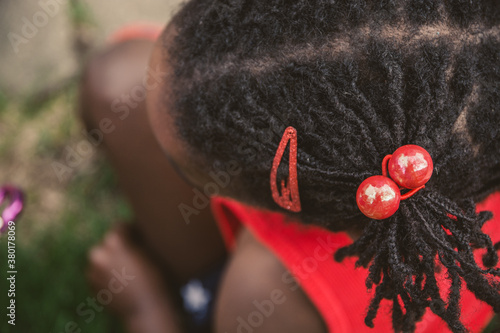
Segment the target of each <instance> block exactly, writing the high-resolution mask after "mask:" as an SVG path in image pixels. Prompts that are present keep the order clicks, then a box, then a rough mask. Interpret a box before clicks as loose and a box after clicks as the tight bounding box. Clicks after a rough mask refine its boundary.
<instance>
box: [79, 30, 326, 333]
mask: <svg viewBox="0 0 500 333" xmlns="http://www.w3.org/2000/svg"><path fill="white" fill-rule="evenodd" d="M172 31H173V29H172V26H169V27H167V31H166V34H167V38H172V36H173V35H172ZM152 49H153V53H152V56H151V59H150V64H149V67H150V68H153V69H156V68H159V71H160V72H167V73H168V71H169V70H170V68H169V67H168V66H167V64H168V61H166V59H164V52H163V48H162V45H161V42H158V43H156V44H155V45H154V47H153V48H152V44H151V43H150V42H147V41H131V42H126V43H124V44H122V45H118V46H112V47H111V48H110V50H111V51H109V50H108V51H107V52H105V53H104V54H101V55H99V56H97V57H96V58H94V59H93V60H92V61H91V64H90V66H89V67H88V70H87V72H86V76H85V79H84V82H83V89H82V91H83V100H84V102H83V108H82V111H83V114H82V116H83V118H84V120H85V122H86V124H87V127H88V128H89V129H92V128H97V126H98V125H96V124H98V123H99V121H100V120H101V119H102V118H105V117H107V118H110V119H112V121H113V123H114V124H116V129H115V130H114V131H113V132H112V133H110V134H106V135H105V136H104V145H105V150H106V153H107V155H108V157H109V158H110V160H111V162H112V165H113V167H114V168H115V170H116V172H117V175H118V178H119V182H120V185H121V187H122V189H123V191H124V193H125V194H126V196H127V197H128V199H129V201H130V203H131V205H132V207H133V211H134V214H135V216H136V222H137V229H138V233H139V234H140V236H141V237H142V238H143V240H144V242H143V244H142V247H138V246H137V245H136V243H134V242H133V241H131V240H130V237H129V236H128V234H127V232H124V231H123V228H121V227H120V228H117V229H114V230H111V231H110V232H109V233H108V235H107V236H106V238H105V240H104V241H103V243H102V244H100V245H98V246H96V247H94V248H93V249H92V250H91V252H90V267H89V270H88V276H89V279H90V281H91V282H92V284H93V286H94V287H95V288H96V290H99V289H100V288H105V287H106V285H107V283H108V281H109V279H110V278H111V273H110V272H111V271H112V270H113V269H118V270H119V269H121V268H122V267H127V270H129V271H130V272H133V273H131V274H135V275H136V276H137V277H138V278H137V279H136V280H134V281H133V288H130V289H129V290H127V291H126V292H125V293H122V294H121V295H120V297H119V298H116V300H114V301H113V302H112V303H111V304H110V307H111V309H112V310H114V311H115V312H116V313H117V314H118V315H120V316H122V317H123V320H124V322H125V324H126V327H127V329H128V330H129V332H141V333H143V332H184V331H185V329H184V328H183V327H182V326H181V320H179V318H180V309H179V308H178V306H177V305H176V303H175V301H174V299H173V298H172V297H171V296H170V295H171V292H172V291H171V290H177V288H178V286H179V285H180V284H182V283H185V282H186V281H187V280H188V279H189V278H192V277H196V276H198V275H200V274H203V273H204V272H206V271H207V270H209V269H210V268H211V267H213V266H214V265H215V264H216V263H217V262H218V261H220V260H221V259H222V258H224V257H225V256H226V253H225V250H224V247H223V244H222V240H221V237H220V235H219V232H218V230H217V226H216V224H215V222H214V218H213V216H212V215H211V213H210V210H209V209H206V210H204V211H202V212H201V213H200V214H199V215H196V216H193V217H192V219H191V223H190V224H189V225H186V223H185V221H184V220H183V219H182V217H181V215H180V213H179V210H178V204H179V203H182V202H185V203H190V202H191V201H192V198H193V192H192V186H191V185H188V184H187V183H186V182H184V181H183V179H182V178H181V177H179V175H178V174H177V173H176V172H175V170H174V168H173V167H172V166H171V165H170V164H169V163H168V161H167V159H166V157H165V153H167V154H168V155H169V157H170V158H171V159H172V160H173V161H174V163H175V164H177V166H178V167H179V169H181V172H182V173H183V174H184V176H185V177H186V178H188V180H189V182H191V183H192V184H195V185H198V186H199V185H203V184H204V182H206V181H207V180H208V179H209V178H207V175H205V174H204V173H203V172H202V171H200V170H201V168H198V167H196V164H195V163H193V161H190V158H189V155H188V154H187V153H186V146H185V143H184V142H182V141H181V140H179V138H178V136H177V135H176V132H175V128H174V126H173V124H174V123H173V120H174V119H172V115H171V113H170V112H169V106H168V103H165V100H164V96H165V92H168V89H170V88H169V84H170V83H171V82H168V80H165V81H163V82H162V84H161V86H158V87H157V88H155V89H152V90H150V91H148V97H147V103H138V105H137V106H136V107H135V108H133V110H132V111H131V112H130V115H129V116H128V117H127V118H126V119H124V120H121V119H119V118H118V116H119V114H116V113H113V112H111V111H110V107H111V103H112V102H113V100H114V99H115V98H116V97H119V96H120V95H121V94H122V93H129V92H130V89H131V88H132V87H134V86H135V85H138V84H140V82H141V80H142V74H140V73H142V69H144V66H145V64H146V63H147V58H148V56H149V53H150V52H151V50H152ZM120 63H121V64H123V66H124V67H125V68H126V69H127V70H116V68H114V69H113V67H115V66H119V64H120ZM117 64H118V65H117ZM118 69H119V68H118ZM167 95H168V94H167ZM146 105H147V108H146ZM146 109H147V113H146ZM148 115H149V119H150V123H151V124H152V126H150V125H149V124H150V123H149V122H148ZM153 133H154V134H153ZM155 137H156V138H155ZM157 142H159V145H158V144H157ZM153 258H155V259H156V260H153ZM160 267H161V268H166V271H168V272H169V274H167V275H165V273H164V272H165V270H163V269H162V270H160V269H159V268H160ZM285 272H286V268H285V267H284V266H283V265H282V264H281V262H280V261H279V260H278V259H277V258H276V256H275V255H274V254H273V253H271V252H270V251H269V250H268V249H267V248H266V247H265V246H264V245H262V244H261V243H259V242H258V241H257V240H256V239H255V237H254V236H253V235H252V234H251V233H250V232H249V231H248V230H246V229H244V230H243V231H242V232H241V233H240V235H239V237H238V241H237V247H236V250H235V251H234V253H232V255H231V257H230V258H229V259H228V262H227V267H226V271H225V274H224V277H223V279H222V281H221V288H220V290H219V294H218V295H217V298H216V299H217V301H216V312H215V327H214V328H213V330H212V332H217V333H218V332H221V333H223V332H227V333H230V332H237V329H238V326H239V325H240V323H239V322H238V321H237V319H238V317H241V318H244V319H245V320H246V319H247V318H248V315H249V314H251V313H252V312H254V311H255V309H256V308H255V305H254V304H253V303H254V301H257V302H263V301H265V300H269V299H270V295H271V293H272V292H273V290H279V291H281V292H282V293H280V300H284V301H283V303H281V304H279V305H276V306H275V308H274V311H273V313H272V315H270V316H269V317H266V318H265V320H264V322H263V324H262V325H261V326H259V327H256V328H254V331H253V332H255V333H266V332H273V333H275V332H289V333H295V332H297V333H299V332H300V333H303V332H308V333H316V332H318V333H320V332H327V329H326V327H325V324H324V322H323V320H322V318H321V316H320V315H319V313H318V312H317V310H316V308H315V307H314V305H313V304H312V303H311V301H310V300H309V299H308V297H307V296H306V294H305V293H304V292H303V291H302V289H300V288H298V289H294V290H292V289H290V286H289V285H287V284H285V283H284V282H283V281H282V276H283V274H284V273H285ZM167 281H168V282H167ZM131 285H132V284H131ZM242 332H245V330H243V331H242Z"/></svg>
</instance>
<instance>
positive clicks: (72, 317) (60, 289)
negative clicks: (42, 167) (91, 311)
mask: <svg viewBox="0 0 500 333" xmlns="http://www.w3.org/2000/svg"><path fill="white" fill-rule="evenodd" d="M67 196H68V199H69V202H72V204H71V205H69V207H67V209H65V211H64V212H62V214H61V216H60V218H59V221H58V223H54V224H53V226H52V227H49V228H46V229H44V230H43V232H41V233H40V234H38V235H36V236H34V237H32V239H30V241H29V242H28V243H26V242H23V240H22V239H19V237H21V236H20V235H23V234H25V232H23V229H26V228H30V224H33V223H36V221H26V220H25V219H23V218H22V217H21V218H20V219H19V221H18V224H17V233H18V239H17V248H16V269H17V272H18V273H17V279H16V296H15V299H16V304H17V306H16V326H15V327H13V326H11V325H8V323H7V320H5V319H4V318H2V320H1V321H0V332H5V333H9V332H22V333H25V332H43V333H45V332H47V333H49V332H50V333H59V332H65V326H66V325H67V323H69V322H75V323H76V324H77V325H78V327H79V328H80V329H81V332H95V333H99V332H112V333H113V332H122V331H123V330H122V329H121V327H120V325H119V323H117V322H116V321H115V320H114V319H113V318H112V317H110V316H109V314H107V313H106V312H101V313H99V312H96V313H95V314H96V316H95V318H94V319H93V320H92V321H90V322H89V323H86V322H85V319H88V317H82V316H80V315H78V314H77V312H76V309H77V307H78V305H79V304H80V303H82V302H85V300H86V299H87V297H95V294H94V293H93V292H92V291H91V290H90V289H89V287H88V286H87V283H86V281H85V276H84V270H85V267H86V263H87V259H86V258H87V251H88V249H89V248H90V247H91V246H92V245H93V244H95V243H96V242H98V241H99V239H100V238H101V237H102V235H103V234H104V233H105V231H106V230H107V229H108V228H109V226H110V224H111V223H112V222H114V221H117V220H120V219H129V217H130V211H129V209H128V207H127V205H126V204H125V203H124V202H123V200H121V199H120V198H119V195H118V194H117V193H116V190H115V185H114V177H113V175H112V172H111V170H110V168H109V167H108V166H107V165H106V164H104V163H103V162H101V163H99V167H98V168H97V171H96V172H95V174H89V175H84V176H77V177H76V178H75V179H74V180H73V181H72V182H71V183H70V185H69V187H68V189H67ZM25 243H26V244H25ZM0 253H1V256H6V253H7V239H6V237H5V236H4V237H2V238H0ZM0 262H1V264H0V290H1V291H2V293H1V294H0V305H1V307H2V309H5V306H6V304H8V303H7V302H8V300H7V295H6V292H5V291H7V290H8V289H9V288H8V284H7V280H6V277H7V276H6V271H7V267H6V260H5V259H4V258H2V259H0ZM1 313H2V317H4V316H5V315H4V311H2V312H1Z"/></svg>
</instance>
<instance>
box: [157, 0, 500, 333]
mask: <svg viewBox="0 0 500 333" xmlns="http://www.w3.org/2000/svg"><path fill="white" fill-rule="evenodd" d="M173 24H174V26H175V28H176V29H177V36H176V38H175V41H174V43H173V44H172V45H165V48H166V50H167V51H168V55H169V59H168V61H170V62H171V63H172V66H173V67H174V69H175V72H174V74H173V77H172V80H173V81H172V82H175V85H173V97H174V98H173V99H171V98H169V99H168V100H173V101H175V102H174V104H173V105H171V109H172V110H173V111H172V112H174V113H176V121H177V124H176V125H177V128H178V131H179V133H180V135H181V136H182V138H183V139H184V140H185V141H186V142H187V143H188V144H189V147H190V149H191V153H192V155H193V156H194V157H197V158H200V157H201V160H202V161H203V165H204V167H205V168H207V170H209V169H212V168H214V167H216V166H220V165H224V163H226V162H228V161H231V160H236V161H238V162H239V164H240V165H241V166H242V172H241V174H240V175H239V177H238V178H236V179H234V181H232V182H231V185H230V186H231V189H230V190H231V191H232V193H234V197H235V198H237V199H239V200H242V201H244V202H247V203H250V204H253V205H255V206H258V207H263V208H267V209H272V210H279V208H278V207H277V206H276V205H275V204H274V201H273V199H272V197H271V193H270V191H269V173H270V168H271V165H272V161H273V157H274V154H275V151H276V147H277V145H278V143H279V142H280V138H281V135H282V133H283V131H284V129H285V128H286V127H288V126H293V127H294V128H296V129H297V132H298V140H299V145H298V152H297V161H298V163H297V172H298V182H299V188H300V197H301V205H302V211H301V212H300V213H297V214H293V215H292V216H291V218H298V219H299V220H300V221H301V222H303V223H310V224H317V225H321V226H324V227H326V228H328V229H330V230H332V231H344V230H352V229H359V230H362V235H361V237H360V238H359V239H358V240H356V241H355V242H354V243H353V244H351V245H350V246H347V247H345V248H342V249H340V250H338V251H337V252H336V254H335V259H336V260H339V261H340V260H343V259H344V258H345V257H348V256H357V257H358V259H357V261H356V265H357V266H362V267H367V268H368V277H367V280H366V287H367V288H375V293H374V297H373V299H372V301H371V303H370V304H369V305H368V311H367V315H366V318H365V323H366V325H368V326H370V327H372V326H373V320H374V318H375V317H376V315H377V312H378V308H379V306H380V302H381V301H382V300H383V299H388V300H391V301H392V303H393V311H392V320H393V326H394V330H395V331H404V332H412V331H414V330H415V325H416V323H417V322H418V321H419V320H420V319H421V318H422V316H423V314H424V313H425V310H426V309H427V308H430V309H431V311H432V312H434V313H435V314H436V315H438V316H440V317H441V318H442V319H443V320H444V321H445V322H446V323H447V324H448V326H449V327H450V329H451V330H452V331H453V332H465V331H466V330H467V329H466V327H465V326H464V325H463V324H462V323H461V322H460V290H461V288H462V285H463V284H464V282H465V285H466V286H467V288H468V289H469V290H471V291H472V292H473V293H474V294H475V295H476V297H477V298H478V299H480V300H482V301H484V302H486V303H488V304H490V305H491V306H492V307H493V309H494V311H495V312H500V293H499V285H500V279H499V277H500V271H499V269H498V268H496V266H497V264H498V254H497V252H496V251H497V250H498V249H499V248H500V244H496V245H494V244H493V243H492V241H491V239H490V237H489V236H488V235H486V234H484V233H483V232H482V230H481V228H482V226H483V225H484V224H485V223H486V222H487V221H488V220H490V219H491V214H490V213H488V212H480V213H477V212H476V202H479V201H480V200H482V199H484V198H485V197H486V196H487V195H488V194H490V193H492V192H494V191H496V190H498V189H500V3H499V2H498V1H495V0H482V1H476V2H474V4H473V5H472V2H470V1H464V0H406V1H395V0H383V1H368V0H354V1H352V0H340V1H326V0H325V1H320V0H304V1H286V2H285V1H280V0H266V1H264V0H257V1H243V0H229V1H223V0H211V1H202V0H192V1H190V2H188V3H187V4H186V5H185V7H184V8H183V9H182V10H181V11H180V12H179V13H178V14H177V15H176V17H175V18H174V21H173ZM405 144H416V145H419V146H422V147H424V148H425V149H426V150H427V151H428V152H429V153H430V154H431V156H432V159H433V161H434V174H433V176H432V178H431V179H430V181H429V182H428V183H427V184H426V188H425V190H424V191H420V192H419V193H417V194H416V195H414V196H413V197H412V198H410V199H408V200H405V201H403V202H401V206H400V209H399V210H398V211H397V212H396V214H394V215H393V216H392V217H390V218H388V219H385V220H381V221H376V220H370V219H368V218H367V217H365V216H364V215H363V214H362V213H361V212H360V211H359V209H358V207H357V205H356V201H355V193H356V189H357V187H358V186H359V184H360V183H361V182H362V181H363V180H364V179H366V178H367V177H369V176H372V175H375V174H379V173H380V163H381V161H382V159H383V158H384V156H385V155H387V154H390V153H392V152H393V151H394V150H396V149H397V148H398V147H400V146H402V145H405ZM287 156H288V154H287V153H285V154H284V163H282V165H287V162H288V161H287ZM287 172H288V170H287V168H286V167H284V168H281V167H280V168H279V169H278V177H277V178H278V182H279V181H280V180H281V179H285V178H286V177H287ZM283 213H285V214H287V212H286V211H283ZM478 248H482V249H485V251H484V253H485V254H484V255H483V257H482V263H481V264H478V263H477V262H476V260H475V257H474V250H475V249H478ZM440 269H441V270H443V272H444V273H446V277H447V278H448V279H449V281H450V287H449V290H448V293H447V297H445V298H442V297H441V294H440V288H441V286H440V283H439V282H438V281H439V279H438V277H437V275H436V274H437V273H436V271H438V270H440Z"/></svg>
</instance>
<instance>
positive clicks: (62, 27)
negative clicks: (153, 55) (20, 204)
mask: <svg viewBox="0 0 500 333" xmlns="http://www.w3.org/2000/svg"><path fill="white" fill-rule="evenodd" d="M179 6H180V1H178V0H127V1H119V0H105V1H99V0H85V1H83V0H40V1H18V0H0V45H2V46H1V48H0V59H1V61H0V186H1V185H4V184H12V185H15V186H18V187H20V188H21V189H22V190H23V191H24V193H25V194H26V202H25V209H24V212H23V214H22V215H21V216H20V217H19V219H18V223H17V225H16V227H17V229H16V236H17V237H16V268H17V271H18V273H17V279H16V296H15V299H16V326H11V325H9V324H8V323H7V320H8V317H6V315H5V309H6V306H7V305H8V302H9V299H8V297H7V290H8V289H9V288H8V284H7V280H6V278H7V276H6V271H7V267H6V261H7V238H6V237H5V236H2V237H0V308H1V309H2V310H0V314H1V317H0V318H1V319H0V332H2V333H8V332H22V333H28V332H40V333H45V332H47V333H48V332H50V333H59V332H73V330H67V328H66V327H65V325H66V324H67V323H68V322H71V321H73V322H76V323H77V325H78V328H80V329H81V332H93V333H99V332H123V330H122V328H121V327H120V324H119V323H118V322H115V321H114V319H113V318H112V317H111V316H110V315H109V314H107V313H106V311H104V312H97V313H96V316H95V318H94V319H93V320H92V321H90V322H89V323H86V322H85V321H84V320H83V319H84V318H87V317H82V316H80V315H78V314H77V307H78V305H79V304H80V303H82V302H85V301H86V299H87V297H95V293H94V292H93V291H91V290H90V288H89V287H88V285H87V283H86V281H85V275H84V270H85V267H86V256H87V251H88V249H89V248H90V247H91V246H92V245H93V244H95V243H96V242H98V241H99V240H100V239H101V238H102V236H103V234H104V232H105V231H106V230H107V229H108V228H109V226H110V224H111V223H113V222H117V221H124V220H125V221H126V220H130V217H131V213H130V209H129V208H128V206H127V204H126V203H125V201H124V200H123V198H122V197H121V196H120V193H119V191H118V189H117V186H116V182H115V179H114V176H113V173H112V171H111V169H110V167H109V166H108V165H107V163H106V161H105V160H104V158H103V156H102V154H101V153H100V152H99V151H97V150H95V149H93V150H90V151H86V152H85V153H84V154H80V156H81V158H80V159H78V160H77V161H73V162H74V163H72V165H71V167H69V168H64V169H63V170H64V171H62V169H61V167H62V166H66V167H68V161H67V157H68V154H70V153H69V152H70V151H76V150H78V144H79V143H80V142H82V140H84V138H85V137H84V135H83V134H82V130H83V126H82V124H81V122H80V120H79V119H78V117H77V113H76V107H77V98H78V95H77V94H78V80H79V75H80V72H81V70H82V68H83V66H84V64H85V63H86V61H87V59H88V58H89V57H90V56H91V55H92V54H93V53H94V52H96V51H97V50H99V48H101V47H102V46H103V45H104V43H105V41H106V38H107V36H109V35H110V34H111V33H112V32H113V31H115V30H116V29H118V28H119V27H121V26H123V25H126V24H128V23H134V22H153V23H160V24H164V23H166V22H167V21H168V20H169V18H170V17H171V16H172V14H173V13H174V12H175V11H176V10H177V9H178V8H179ZM0 208H2V207H0ZM75 332H79V331H78V330H75Z"/></svg>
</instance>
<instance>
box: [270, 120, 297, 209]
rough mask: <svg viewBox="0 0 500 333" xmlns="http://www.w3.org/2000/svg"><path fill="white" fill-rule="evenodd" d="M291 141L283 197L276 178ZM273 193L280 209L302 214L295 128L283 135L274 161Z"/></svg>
mask: <svg viewBox="0 0 500 333" xmlns="http://www.w3.org/2000/svg"><path fill="white" fill-rule="evenodd" d="M288 141H290V153H289V154H288V161H289V165H288V178H287V180H286V183H285V180H284V179H282V180H281V195H280V193H279V191H278V185H277V183H276V176H277V174H278V167H279V165H280V162H281V160H282V159H283V154H284V153H285V149H286V146H287V145H288ZM270 181H271V193H272V195H273V200H274V202H276V203H277V204H278V205H279V206H280V207H282V208H285V209H288V210H290V211H292V212H300V211H301V209H302V208H301V206H300V197H299V184H298V182H297V130H296V129H295V128H293V127H291V126H290V127H288V128H287V129H286V130H285V133H283V137H282V138H281V142H280V144H279V147H278V150H277V151H276V155H275V156H274V160H273V167H272V169H271V179H270Z"/></svg>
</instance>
